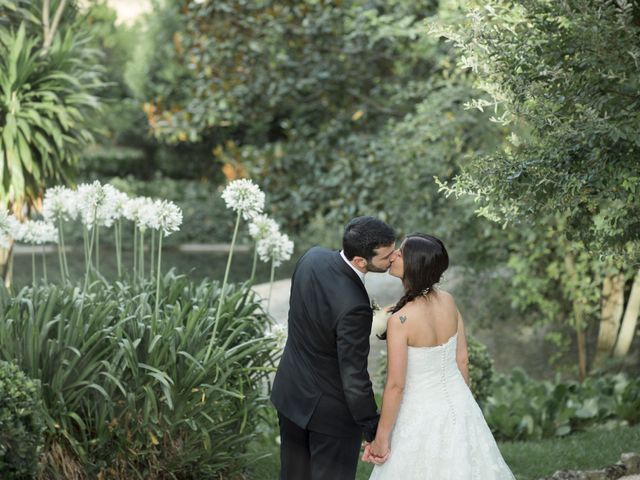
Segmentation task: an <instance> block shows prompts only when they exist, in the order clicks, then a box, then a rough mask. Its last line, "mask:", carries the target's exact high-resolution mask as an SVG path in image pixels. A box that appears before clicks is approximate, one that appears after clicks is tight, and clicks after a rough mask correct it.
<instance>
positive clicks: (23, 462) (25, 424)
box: [0, 360, 44, 480]
mask: <svg viewBox="0 0 640 480" xmlns="http://www.w3.org/2000/svg"><path fill="white" fill-rule="evenodd" d="M39 405H40V386H39V385H38V382H36V381H34V380H32V379H30V378H29V377H27V376H26V375H25V374H24V373H23V372H22V371H20V369H19V368H18V367H17V366H16V365H14V364H12V363H9V362H5V361H1V360H0V478H3V479H5V480H12V479H27V478H33V477H34V476H35V475H36V472H37V468H38V455H39V454H40V450H41V449H42V445H43V441H44V438H43V430H44V425H43V423H42V417H41V412H40V409H39Z"/></svg>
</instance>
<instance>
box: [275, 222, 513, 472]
mask: <svg viewBox="0 0 640 480" xmlns="http://www.w3.org/2000/svg"><path fill="white" fill-rule="evenodd" d="M448 266H449V257H448V254H447V250H446V249H445V246H444V244H443V243H442V242H441V241H440V240H439V239H437V238H435V237H433V236H431V235H425V234H420V233H414V234H410V235H407V236H406V237H405V238H404V239H403V240H402V242H401V243H400V246H399V248H396V236H395V233H394V231H393V229H392V228H391V227H390V226H389V225H387V224H386V223H384V222H383V221H381V220H379V219H376V218H373V217H357V218H354V219H353V220H351V221H350V222H349V223H348V224H347V226H346V228H345V230H344V235H343V239H342V250H341V251H331V250H328V249H325V248H321V247H313V248H311V249H310V250H308V251H307V252H306V253H305V254H304V255H303V256H302V257H301V258H300V259H299V260H298V263H297V264H296V267H295V271H294V273H293V277H292V279H291V298H290V305H289V318H288V338H287V342H286V346H285V348H284V352H283V354H282V358H281V360H280V364H279V366H278V370H277V373H276V376H275V379H274V382H273V388H272V393H271V401H272V402H273V404H274V406H275V407H276V410H277V411H278V419H279V423H280V439H281V446H280V461H281V470H280V480H354V479H355V476H356V469H357V466H358V457H359V456H360V451H361V447H362V446H363V444H364V452H363V454H362V460H364V461H367V462H371V463H374V464H375V467H374V469H373V472H372V474H371V477H370V480H374V479H375V480H473V479H479V480H480V479H481V480H492V479H495V480H503V479H505V480H506V479H509V480H511V479H514V476H513V474H512V473H511V471H510V470H509V467H508V466H507V465H506V463H505V462H504V460H503V458H502V455H501V454H500V451H499V450H498V447H497V445H496V442H495V440H494V438H493V436H492V434H491V431H490V429H489V427H488V426H487V423H486V421H485V419H484V417H483V415H482V411H481V410H480V408H479V407H478V404H477V403H476V401H475V400H474V398H473V396H472V394H471V391H470V389H469V386H468V385H469V370H468V360H467V344H466V340H465V333H464V322H463V321H462V317H461V315H460V312H459V311H458V309H457V307H456V303H455V301H454V299H453V297H452V296H451V295H450V294H449V293H447V292H445V291H444V290H442V289H441V288H439V287H438V282H439V281H440V279H441V276H442V274H443V273H444V271H445V270H446V269H447V267H448ZM387 271H388V273H389V274H390V275H392V276H394V277H398V278H400V279H401V280H402V285H403V287H404V295H403V296H402V297H401V298H400V299H399V300H398V302H397V303H396V304H395V306H393V307H392V309H391V313H392V315H391V316H390V317H389V319H388V321H387V329H386V332H385V334H384V335H383V338H385V339H386V342H387V361H388V363H387V379H386V385H385V388H384V393H383V396H382V409H381V412H380V414H379V413H378V409H377V405H376V401H375V399H374V395H373V389H372V385H371V380H370V378H369V373H368V370H367V357H368V354H369V337H370V335H371V326H372V320H373V310H372V307H371V303H370V301H369V297H368V294H367V291H366V289H365V286H364V280H365V275H366V273H367V272H387ZM363 439H364V443H363Z"/></svg>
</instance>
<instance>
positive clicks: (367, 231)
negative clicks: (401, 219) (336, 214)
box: [342, 217, 396, 260]
mask: <svg viewBox="0 0 640 480" xmlns="http://www.w3.org/2000/svg"><path fill="white" fill-rule="evenodd" d="M395 241H396V234H395V232H394V231H393V228H391V227H390V226H389V225H387V224H386V223H384V222H383V221H382V220H378V219H377V218H373V217H356V218H354V219H352V220H351V221H350V222H349V223H347V226H346V227H345V229H344V235H343V236H342V250H343V251H344V256H345V257H347V260H352V259H353V257H362V258H365V259H367V260H371V259H372V258H373V256H374V255H375V254H376V252H375V250H376V248H379V247H385V246H387V245H391V244H392V243H394V242H395Z"/></svg>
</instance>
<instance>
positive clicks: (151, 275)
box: [149, 229, 156, 278]
mask: <svg viewBox="0 0 640 480" xmlns="http://www.w3.org/2000/svg"><path fill="white" fill-rule="evenodd" d="M155 244H156V231H155V229H154V230H151V248H150V250H151V265H150V268H151V272H150V274H149V278H153V269H154V267H155V253H156V250H155V248H154V247H155Z"/></svg>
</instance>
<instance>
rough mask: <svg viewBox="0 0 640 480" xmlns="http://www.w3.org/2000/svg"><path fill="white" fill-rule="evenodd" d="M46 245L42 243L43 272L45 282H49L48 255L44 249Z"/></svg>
mask: <svg viewBox="0 0 640 480" xmlns="http://www.w3.org/2000/svg"><path fill="white" fill-rule="evenodd" d="M44 249H45V246H44V245H42V273H43V275H44V283H45V285H46V284H47V256H46V253H45V251H44Z"/></svg>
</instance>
